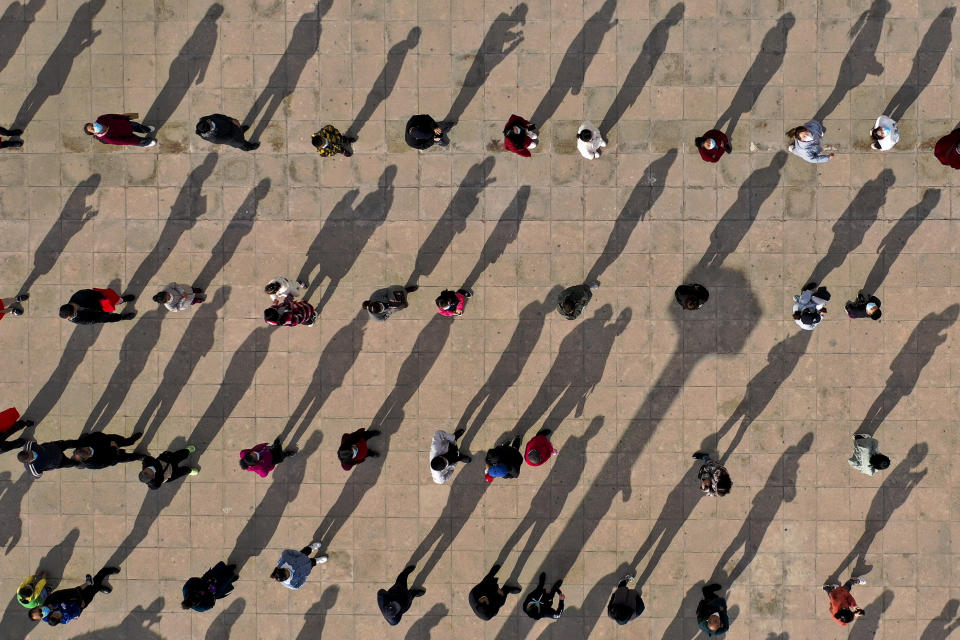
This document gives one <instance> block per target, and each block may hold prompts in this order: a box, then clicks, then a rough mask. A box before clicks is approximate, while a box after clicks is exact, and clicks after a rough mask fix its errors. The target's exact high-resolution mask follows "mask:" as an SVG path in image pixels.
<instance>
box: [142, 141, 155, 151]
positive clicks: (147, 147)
mask: <svg viewBox="0 0 960 640" xmlns="http://www.w3.org/2000/svg"><path fill="white" fill-rule="evenodd" d="M155 146H157V140H156V138H154V139H152V140H150V142H148V143H147V144H145V145H143V147H144V148H145V149H149V148H150V147H155Z"/></svg>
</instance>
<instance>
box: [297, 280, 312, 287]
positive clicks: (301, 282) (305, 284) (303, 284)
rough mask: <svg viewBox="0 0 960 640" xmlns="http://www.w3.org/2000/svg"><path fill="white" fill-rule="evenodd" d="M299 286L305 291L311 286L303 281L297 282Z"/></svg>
mask: <svg viewBox="0 0 960 640" xmlns="http://www.w3.org/2000/svg"><path fill="white" fill-rule="evenodd" d="M297 284H298V285H300V287H301V288H303V289H306V288H307V287H308V286H310V285H308V284H307V283H306V282H304V281H303V280H297Z"/></svg>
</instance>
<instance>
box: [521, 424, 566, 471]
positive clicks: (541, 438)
mask: <svg viewBox="0 0 960 640" xmlns="http://www.w3.org/2000/svg"><path fill="white" fill-rule="evenodd" d="M549 435H550V429H541V430H540V431H538V432H537V435H535V436H533V437H532V438H530V442H528V443H527V448H526V450H524V453H523V457H524V459H525V460H526V461H527V464H528V465H530V466H531V467H539V466H540V465H542V464H543V463H544V462H546V461H547V460H549V459H550V458H552V457H553V456H555V455H557V454H558V453H560V452H559V451H557V450H556V449H554V448H553V444H552V443H551V442H550V438H549V437H548V436H549Z"/></svg>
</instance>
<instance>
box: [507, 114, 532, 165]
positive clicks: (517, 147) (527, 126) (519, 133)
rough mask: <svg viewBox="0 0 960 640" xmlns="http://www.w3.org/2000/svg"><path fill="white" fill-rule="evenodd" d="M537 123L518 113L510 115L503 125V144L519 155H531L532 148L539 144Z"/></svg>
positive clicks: (525, 156)
mask: <svg viewBox="0 0 960 640" xmlns="http://www.w3.org/2000/svg"><path fill="white" fill-rule="evenodd" d="M537 137H538V136H537V125H535V124H533V123H532V122H530V121H528V120H526V119H524V118H521V117H520V116H518V115H517V114H513V115H511V116H510V119H509V120H507V124H505V125H504V126H503V146H504V148H505V149H506V150H507V151H513V152H514V153H515V154H517V155H518V156H523V157H524V158H529V157H530V149H535V148H536V146H537Z"/></svg>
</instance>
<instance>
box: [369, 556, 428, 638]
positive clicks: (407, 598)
mask: <svg viewBox="0 0 960 640" xmlns="http://www.w3.org/2000/svg"><path fill="white" fill-rule="evenodd" d="M414 569H416V567H415V566H409V567H407V568H406V569H404V570H403V571H401V572H400V575H398V576H397V580H396V582H394V583H393V586H392V587H390V588H389V589H380V590H379V591H377V606H378V607H380V613H382V614H383V617H384V618H385V619H386V621H387V623H388V624H389V625H390V626H395V625H397V624H399V623H400V619H401V618H402V617H403V614H405V613H406V612H407V611H409V610H410V606H411V605H412V604H413V599H414V598H419V597H420V596H422V595H423V594H425V593H426V592H427V591H426V589H409V588H407V578H408V577H409V576H410V574H411V573H413V570H414Z"/></svg>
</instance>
